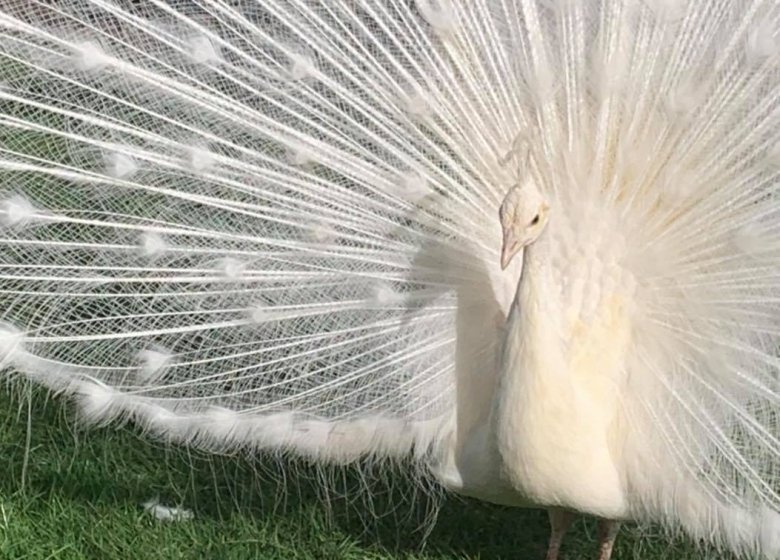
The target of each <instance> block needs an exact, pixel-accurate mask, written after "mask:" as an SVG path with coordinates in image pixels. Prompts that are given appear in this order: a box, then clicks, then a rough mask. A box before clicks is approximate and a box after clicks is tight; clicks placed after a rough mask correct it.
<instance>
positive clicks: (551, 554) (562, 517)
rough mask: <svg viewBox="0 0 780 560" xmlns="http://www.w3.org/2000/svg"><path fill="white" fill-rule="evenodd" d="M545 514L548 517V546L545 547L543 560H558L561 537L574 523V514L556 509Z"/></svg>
mask: <svg viewBox="0 0 780 560" xmlns="http://www.w3.org/2000/svg"><path fill="white" fill-rule="evenodd" d="M547 513H548V515H549V516H550V545H549V546H548V547H547V557H546V559H545V560H558V553H559V552H560V550H561V542H563V536H564V535H565V534H566V531H567V530H568V529H569V527H570V526H571V523H572V521H574V514H573V513H572V512H570V511H566V510H564V509H557V508H553V509H548V510H547Z"/></svg>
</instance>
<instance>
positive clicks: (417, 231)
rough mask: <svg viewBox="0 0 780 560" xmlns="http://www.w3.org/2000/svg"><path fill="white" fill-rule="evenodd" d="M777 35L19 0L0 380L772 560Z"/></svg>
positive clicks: (392, 3) (779, 107)
mask: <svg viewBox="0 0 780 560" xmlns="http://www.w3.org/2000/svg"><path fill="white" fill-rule="evenodd" d="M779 26H780V7H778V5H777V4H776V2H774V1H772V0H617V1H607V0H501V1H491V0H474V1H469V2H467V1H463V2H459V1H455V0H439V1H438V2H433V1H429V0H417V1H416V2H413V3H412V2H401V1H396V0H354V1H349V2H319V1H307V0H306V1H305V0H264V1H262V2H255V3H252V2H244V1H237V2H226V1H208V0H193V1H191V2H183V1H182V2H164V1H158V0H149V1H148V2H132V1H130V0H127V1H119V0H114V1H108V0H60V1H58V2H29V1H18V2H14V1H11V2H6V3H5V4H3V6H2V7H1V8H0V80H2V88H0V104H1V105H0V107H2V110H1V111H0V126H1V128H0V134H2V138H1V140H2V145H0V178H1V183H0V184H1V185H2V186H1V187H0V189H1V190H2V193H1V194H2V196H0V199H1V200H2V202H0V227H1V228H2V231H1V235H0V310H1V311H2V321H3V323H2V329H1V330H2V333H1V334H2V336H1V337H0V357H1V358H2V363H3V365H4V366H5V370H6V371H7V372H8V373H12V372H16V373H17V374H18V375H21V376H23V377H25V378H27V379H30V380H32V381H33V382H36V383H39V384H42V385H44V386H46V387H49V388H51V389H52V390H54V391H57V392H62V393H65V394H67V395H71V396H73V397H74V398H75V399H76V400H77V401H78V403H79V405H80V409H81V410H82V412H83V414H84V416H85V417H87V418H88V419H90V420H94V421H100V422H106V421H110V420H114V419H119V418H123V419H129V420H131V421H133V422H134V423H136V424H137V425H139V426H140V427H142V428H143V429H144V430H146V431H147V432H149V433H150V434H153V435H154V436H156V437H161V438H164V439H166V440H169V441H172V442H176V443H182V444H189V445H196V446H201V447H205V448H207V449H210V450H215V451H232V450H236V449H246V450H248V451H251V452H264V451H273V452H285V453H291V454H294V455H296V456H303V457H307V458H310V459H312V460H315V461H321V462H335V463H351V462H354V461H356V460H358V459H360V458H363V457H367V456H368V457H374V458H377V459H382V458H389V459H390V458H399V457H411V458H412V460H413V461H415V462H416V463H417V464H419V465H420V466H421V467H422V468H423V469H424V470H425V471H426V472H427V473H429V475H430V476H432V477H433V478H434V479H436V480H438V481H439V482H440V483H441V484H443V485H444V486H445V487H447V488H449V489H451V490H454V491H457V492H460V493H463V494H468V495H472V496H476V497H479V498H482V499H485V500H489V501H494V502H498V503H508V504H512V505H536V506H542V507H549V508H562V509H566V510H575V511H579V512H582V513H587V514H591V515H596V516H599V517H603V518H607V519H635V520H642V521H644V520H652V521H658V522H662V523H664V524H666V525H668V526H670V527H681V528H682V529H684V530H685V531H686V532H687V533H688V534H690V535H692V536H693V537H695V538H697V539H702V540H707V541H711V542H713V543H715V544H717V545H721V546H724V547H726V548H729V549H731V550H733V551H735V552H737V553H744V554H746V555H751V554H752V555H761V556H763V557H766V558H778V557H780V514H778V511H780V494H779V492H780V478H779V476H778V472H780V441H779V440H778V437H779V436H780V433H779V432H780V428H779V427H778V405H779V404H780V378H779V377H778V354H777V347H778V342H780V306H779V303H780V235H779V234H780V219H779V218H780V199H778V184H779V178H780V37H779V36H778V33H780V32H779V31H778V27H779ZM518 185H519V186H518ZM513 186H518V187H516V188H514V189H512V190H510V188H512V187H513ZM508 192H509V193H510V195H508V194H507V193H508ZM512 193H514V194H512ZM514 197H516V198H514ZM509 203H511V210H512V212H513V213H511V215H512V219H514V220H517V221H515V222H513V221H512V219H509V218H507V220H509V221H507V222H506V223H505V217H504V216H505V214H504V213H502V214H501V218H500V219H499V207H501V208H505V206H504V205H506V204H509ZM502 204H503V205H502ZM539 209H542V211H541V212H540V210H539ZM540 216H541V217H540ZM520 220H522V222H521V221H520ZM517 224H519V225H517ZM514 227H518V228H520V227H522V228H524V229H522V231H521V230H520V229H517V231H516V232H515V233H517V236H518V238H517V239H515V240H514V241H515V242H516V246H515V247H514V249H513V251H512V252H511V254H509V255H508V258H506V259H504V257H502V243H503V244H504V250H506V244H507V235H508V233H507V232H508V231H510V232H511V231H515V230H513V229H512V228H514ZM529 232H530V233H529ZM526 234H528V235H527V236H526V237H523V238H522V239H520V237H522V235H526ZM520 250H522V259H521V258H517V259H514V260H512V259H511V256H513V255H514V253H515V252H519V251H520ZM506 265H508V266H507V267H506V270H502V266H506Z"/></svg>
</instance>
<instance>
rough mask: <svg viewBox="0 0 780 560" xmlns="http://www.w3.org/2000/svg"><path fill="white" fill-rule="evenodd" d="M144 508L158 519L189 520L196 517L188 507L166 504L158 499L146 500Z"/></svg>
mask: <svg viewBox="0 0 780 560" xmlns="http://www.w3.org/2000/svg"><path fill="white" fill-rule="evenodd" d="M143 508H144V511H145V512H147V513H149V514H151V515H152V516H153V517H154V518H155V519H157V520H158V521H187V520H188V519H192V518H193V517H194V514H193V513H192V511H190V510H188V509H184V508H177V507H170V506H165V505H162V504H161V503H160V502H159V501H157V500H156V499H155V500H149V501H148V502H144V504H143Z"/></svg>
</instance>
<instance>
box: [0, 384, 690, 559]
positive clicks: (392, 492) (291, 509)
mask: <svg viewBox="0 0 780 560" xmlns="http://www.w3.org/2000/svg"><path fill="white" fill-rule="evenodd" d="M28 396H29V397H31V398H28ZM63 404H64V403H62V402H60V401H58V400H56V399H55V400H52V399H50V398H47V397H46V395H45V394H44V393H43V392H41V391H38V390H32V391H30V390H28V389H22V390H19V388H18V387H16V388H13V389H9V388H6V389H5V390H3V391H2V393H0V407H2V409H3V410H5V411H6V413H5V414H3V415H2V417H0V422H2V423H0V446H1V447H0V449H1V451H0V471H1V472H4V473H8V475H6V476H5V477H0V495H2V496H15V497H17V498H18V499H20V500H23V503H24V504H25V509H26V510H27V512H28V515H30V516H33V517H34V516H35V515H38V514H40V515H43V516H45V515H46V514H47V508H50V507H52V506H51V504H53V503H57V504H62V505H61V506H60V507H62V508H64V509H65V510H67V509H68V507H75V508H80V509H81V510H84V509H86V510H87V511H94V512H96V514H97V515H98V516H100V515H105V513H104V512H111V511H117V510H118V511H122V512H125V515H130V517H133V516H136V517H138V518H142V519H145V518H146V516H145V514H143V513H142V510H141V507H140V504H142V503H143V502H145V501H147V500H149V499H152V498H158V499H159V500H160V501H161V502H162V503H166V504H171V505H173V504H178V505H181V506H183V507H186V508H189V509H192V510H193V511H194V513H195V519H196V520H198V522H199V523H202V524H209V525H210V526H211V527H218V528H219V529H218V531H221V533H220V534H230V533H231V531H234V529H233V528H232V527H233V525H235V524H236V523H239V524H243V526H244V530H242V531H239V532H238V533H236V534H235V540H236V542H239V541H241V540H242V539H243V540H246V539H248V538H250V537H252V536H253V535H255V534H256V535H257V537H258V539H262V538H274V539H276V538H278V539H281V541H284V542H286V543H289V544H288V545H286V546H296V544H295V543H305V544H302V545H301V546H306V547H309V548H310V549H311V554H310V556H311V557H322V558H325V557H332V558H341V557H342V555H341V553H340V552H339V551H338V550H331V552H330V553H327V554H326V553H324V552H323V551H322V550H319V549H318V547H320V546H322V547H325V548H327V546H330V547H331V548H333V546H334V545H333V538H331V537H332V535H334V534H335V535H338V536H337V537H335V541H338V540H339V539H343V540H344V541H345V542H347V541H348V542H349V545H350V546H351V547H353V548H354V547H357V548H358V549H360V550H362V551H364V552H365V557H367V558H368V557H375V558H388V557H390V558H393V557H400V558H410V557H415V558H464V557H465V558H480V559H483V560H499V559H509V558H512V559H529V560H534V559H540V558H543V557H544V550H545V546H546V539H547V534H548V527H547V517H546V514H545V513H544V512H543V511H541V510H519V509H512V508H502V507H498V506H493V505H490V504H484V503H481V502H477V501H473V500H462V499H460V498H457V497H452V496H449V497H446V498H445V499H444V500H443V502H442V503H441V509H440V510H439V511H438V517H437V519H436V521H435V523H433V521H432V517H431V513H432V511H433V510H434V506H435V504H436V500H435V498H434V497H433V496H432V495H430V494H428V493H426V492H425V491H423V490H421V489H420V487H419V485H417V484H414V483H413V482H412V481H410V480H409V478H408V477H407V476H404V474H403V472H404V469H403V468H402V467H400V466H399V467H393V468H390V469H389V472H388V470H387V467H383V468H379V467H373V468H366V469H360V470H357V469H341V470H337V469H331V470H328V471H327V472H323V471H321V470H319V469H316V468H313V467H311V466H307V465H304V464H301V463H299V462H289V461H283V460H279V459H271V458H267V459H259V458H248V457H241V456H237V457H223V456H213V455H206V454H204V453H200V452H193V451H190V450H187V449H181V448H172V447H170V446H166V445H163V444H160V443H155V442H153V441H149V440H148V439H145V438H142V437H140V436H139V435H138V434H137V433H136V432H135V431H134V430H133V429H132V428H131V427H126V426H125V427H115V426H114V427H107V428H97V429H91V430H82V429H79V428H76V427H75V426H76V423H75V422H74V421H73V419H72V418H69V417H68V416H69V413H68V412H67V411H68V410H69V407H67V406H63ZM28 412H29V415H28ZM28 425H29V427H30V430H29V433H28V429H27V428H28ZM28 435H29V445H28V442H27V437H28ZM323 487H327V488H328V489H329V490H328V491H327V492H324V491H322V488H323ZM101 512H102V513H101ZM87 518H89V514H88V515H87ZM146 521H147V522H148V523H151V521H148V520H146ZM247 524H248V526H247ZM202 526H203V525H202ZM269 535H273V536H272V537H271V536H269ZM323 535H331V537H328V538H324V537H323ZM593 535H594V527H593V523H592V522H588V523H580V524H578V525H577V526H576V528H575V529H574V530H573V531H572V533H571V534H570V536H569V537H568V539H567V543H566V547H565V549H564V551H565V552H567V553H568V556H567V557H568V558H570V559H574V558H587V557H595V552H596V545H595V540H594V536H593ZM127 538H133V537H132V534H130V535H129V536H128V537H127ZM205 538H207V537H205ZM225 538H227V537H225ZM252 538H254V537H252ZM329 539H330V540H329ZM647 539H650V540H647ZM322 541H328V542H329V543H330V544H328V545H327V546H326V544H323V542H322ZM318 543H319V544H318ZM339 546H340V545H338V546H336V547H335V548H336V549H338V548H339ZM693 550H694V549H692V548H690V547H689V546H687V545H686V544H685V543H668V542H666V541H665V540H664V539H663V538H661V537H660V536H656V537H652V536H647V535H641V534H639V533H638V532H636V531H628V532H627V534H624V535H623V536H622V537H621V539H620V540H619V545H618V550H617V553H616V556H615V557H616V559H628V558H642V559H643V560H644V559H647V558H664V559H665V560H672V559H674V558H694V557H695V558H702V557H703V556H702V555H701V551H698V552H693ZM293 556H295V555H294V554H292V553H290V555H289V557H293ZM360 556H361V557H362V553H361V555H360ZM257 557H258V558H260V557H263V558H264V557H266V556H257ZM269 557H270V556H269ZM280 557H285V556H284V555H282V556H280Z"/></svg>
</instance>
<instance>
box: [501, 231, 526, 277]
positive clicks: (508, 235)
mask: <svg viewBox="0 0 780 560" xmlns="http://www.w3.org/2000/svg"><path fill="white" fill-rule="evenodd" d="M521 248H522V245H521V244H520V242H519V241H518V239H517V237H516V236H515V235H514V233H512V231H511V230H510V231H506V232H505V233H504V242H503V244H502V246H501V270H506V267H507V266H509V263H510V262H512V259H513V258H514V256H515V255H516V254H517V252H518V251H520V249H521Z"/></svg>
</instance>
